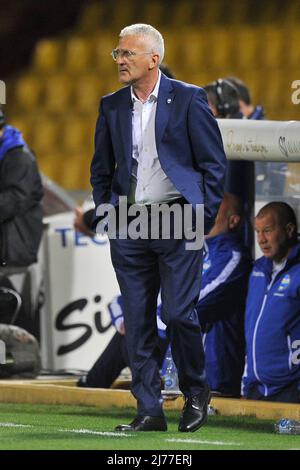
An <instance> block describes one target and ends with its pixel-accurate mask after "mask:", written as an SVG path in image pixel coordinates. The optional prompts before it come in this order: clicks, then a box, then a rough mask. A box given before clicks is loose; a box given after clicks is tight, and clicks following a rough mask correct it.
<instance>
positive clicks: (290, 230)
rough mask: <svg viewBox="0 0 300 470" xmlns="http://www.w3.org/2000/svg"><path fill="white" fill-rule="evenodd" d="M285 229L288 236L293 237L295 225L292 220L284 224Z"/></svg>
mask: <svg viewBox="0 0 300 470" xmlns="http://www.w3.org/2000/svg"><path fill="white" fill-rule="evenodd" d="M285 229H286V233H287V236H288V238H293V236H294V233H295V229H296V227H295V225H294V224H293V223H292V222H289V223H288V224H286V226H285Z"/></svg>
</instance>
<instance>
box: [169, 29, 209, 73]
mask: <svg viewBox="0 0 300 470" xmlns="http://www.w3.org/2000/svg"><path fill="white" fill-rule="evenodd" d="M206 47H207V41H206V34H205V33H204V32H200V31H198V30H195V29H190V30H184V31H183V32H182V34H181V35H180V41H178V42H177V45H176V49H177V60H179V59H180V61H181V65H182V67H183V68H184V69H185V70H186V71H187V72H188V73H190V72H197V69H198V68H199V64H203V63H204V62H206V61H207V51H206Z"/></svg>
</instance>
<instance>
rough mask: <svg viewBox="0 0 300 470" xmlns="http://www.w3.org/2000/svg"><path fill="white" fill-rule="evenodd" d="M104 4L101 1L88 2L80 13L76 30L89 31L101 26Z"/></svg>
mask: <svg viewBox="0 0 300 470" xmlns="http://www.w3.org/2000/svg"><path fill="white" fill-rule="evenodd" d="M104 11H105V5H104V3H102V2H93V3H91V4H88V5H87V6H86V7H85V8H84V9H83V11H82V13H81V15H80V23H79V26H78V30H79V31H82V32H83V33H90V32H91V31H94V30H95V29H98V28H100V27H101V25H102V24H103V21H104Z"/></svg>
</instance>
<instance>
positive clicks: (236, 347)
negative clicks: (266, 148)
mask: <svg viewBox="0 0 300 470" xmlns="http://www.w3.org/2000/svg"><path fill="white" fill-rule="evenodd" d="M242 215H243V206H242V202H241V201H240V200H239V198H238V197H237V196H235V195H233V194H231V193H225V196H224V199H223V202H222V204H221V206H220V209H219V212H218V215H217V218H216V222H215V225H214V227H213V229H212V230H211V232H210V233H209V235H208V236H207V237H206V241H205V248H206V254H205V258H204V263H203V272H202V284H201V292H200V296H199V302H198V304H197V312H198V316H199V320H200V324H201V328H202V332H203V343H204V349H205V358H206V359H205V370H206V375H207V380H208V383H209V385H210V387H211V390H212V391H213V392H215V393H219V394H222V395H227V396H235V397H239V396H240V392H241V378H242V374H243V370H244V357H245V340H244V311H245V302H246V295H247V284H248V278H249V274H250V271H251V259H250V257H249V255H248V252H247V250H246V248H245V247H244V246H243V244H242V243H241V237H240V234H239V227H240V225H241V221H242Z"/></svg>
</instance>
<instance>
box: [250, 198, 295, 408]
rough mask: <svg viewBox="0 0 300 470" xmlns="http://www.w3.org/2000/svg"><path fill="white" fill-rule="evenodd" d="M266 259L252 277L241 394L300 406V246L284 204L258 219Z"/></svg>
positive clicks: (269, 207) (261, 213) (258, 263)
mask: <svg viewBox="0 0 300 470" xmlns="http://www.w3.org/2000/svg"><path fill="white" fill-rule="evenodd" d="M255 230H256V234H257V240H258V243H259V246H260V248H261V250H262V252H263V255H264V256H263V257H261V258H260V259H258V260H257V261H256V263H255V265H254V268H253V271H252V273H251V276H250V281H249V290H248V298H247V307H246V323H245V332H246V350H247V359H246V368H245V373H244V378H243V394H244V395H245V397H246V398H249V399H254V400H267V401H279V402H286V403H293V402H296V403H299V402H300V243H299V242H298V241H297V221H296V216H295V213H294V211H293V210H292V209H291V207H290V206H289V205H288V204H286V203H283V202H271V203H269V204H267V205H266V206H264V207H263V208H262V209H261V210H260V211H259V213H258V215H257V216H256V219H255Z"/></svg>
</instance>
